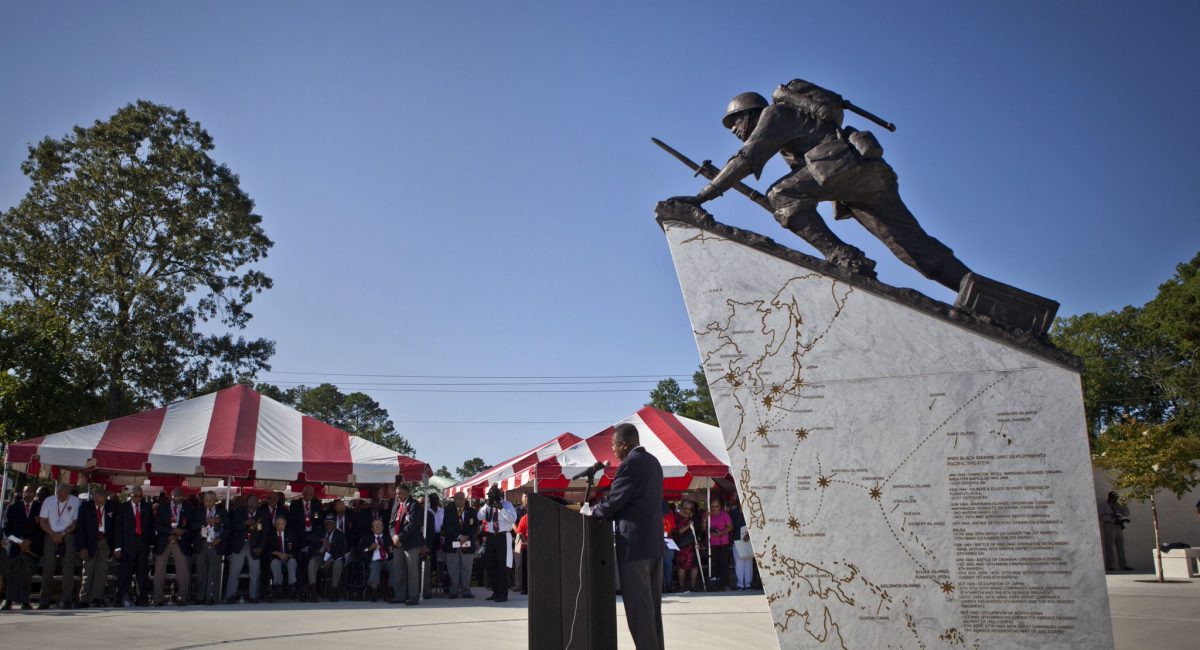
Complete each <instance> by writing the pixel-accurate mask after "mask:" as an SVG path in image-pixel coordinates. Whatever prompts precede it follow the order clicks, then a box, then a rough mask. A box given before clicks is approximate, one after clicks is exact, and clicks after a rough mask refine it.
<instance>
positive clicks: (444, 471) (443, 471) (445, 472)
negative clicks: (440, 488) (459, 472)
mask: <svg viewBox="0 0 1200 650" xmlns="http://www.w3.org/2000/svg"><path fill="white" fill-rule="evenodd" d="M433 475H434V476H440V477H442V478H454V475H453V474H451V473H450V468H448V467H446V466H445V465H442V466H441V467H439V468H437V470H436V471H434V473H433Z"/></svg>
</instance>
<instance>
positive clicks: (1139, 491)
mask: <svg viewBox="0 0 1200 650" xmlns="http://www.w3.org/2000/svg"><path fill="white" fill-rule="evenodd" d="M1100 438H1101V440H1100V444H1099V445H1097V452H1096V453H1095V454H1094V455H1093V461H1094V463H1095V465H1096V466H1097V467H1099V468H1101V469H1105V470H1109V471H1110V472H1111V474H1112V485H1113V487H1114V488H1115V489H1117V490H1118V491H1120V492H1122V493H1124V495H1125V496H1127V497H1129V498H1131V499H1134V500H1136V501H1146V500H1148V499H1150V498H1151V497H1153V496H1154V494H1155V493H1156V492H1159V491H1161V490H1166V491H1168V492H1172V493H1174V494H1175V496H1176V497H1178V498H1180V499H1182V498H1183V497H1184V495H1186V494H1187V493H1188V492H1189V491H1190V490H1191V489H1192V488H1194V487H1196V485H1198V484H1200V465H1198V464H1197V459H1200V434H1197V433H1195V432H1182V433H1181V432H1178V431H1173V430H1172V427H1170V426H1169V425H1165V424H1145V423H1142V422H1138V421H1137V420H1133V419H1126V420H1123V421H1121V422H1119V423H1117V424H1114V425H1112V426H1110V427H1108V428H1107V429H1105V430H1104V433H1102V434H1101V436H1100Z"/></svg>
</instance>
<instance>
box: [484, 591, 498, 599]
mask: <svg viewBox="0 0 1200 650" xmlns="http://www.w3.org/2000/svg"><path fill="white" fill-rule="evenodd" d="M484 600H496V592H494V591H493V592H492V593H491V594H489V595H488V597H487V598H484Z"/></svg>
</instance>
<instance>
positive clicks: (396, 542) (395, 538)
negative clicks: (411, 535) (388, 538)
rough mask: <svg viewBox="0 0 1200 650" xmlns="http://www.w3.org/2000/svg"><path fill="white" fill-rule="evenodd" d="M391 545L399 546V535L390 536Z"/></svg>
mask: <svg viewBox="0 0 1200 650" xmlns="http://www.w3.org/2000/svg"><path fill="white" fill-rule="evenodd" d="M392 545H393V546H399V545H400V536H399V535H392Z"/></svg>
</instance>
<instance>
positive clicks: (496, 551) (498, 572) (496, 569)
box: [479, 485, 517, 603]
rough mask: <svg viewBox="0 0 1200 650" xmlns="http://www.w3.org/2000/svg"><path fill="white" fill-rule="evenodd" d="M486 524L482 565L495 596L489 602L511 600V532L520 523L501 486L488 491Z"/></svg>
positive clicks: (483, 510)
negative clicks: (509, 596)
mask: <svg viewBox="0 0 1200 650" xmlns="http://www.w3.org/2000/svg"><path fill="white" fill-rule="evenodd" d="M479 521H480V522H481V523H482V524H483V530H484V542H483V544H484V546H483V564H484V571H486V572H487V578H488V587H489V588H490V589H491V590H492V595H491V596H488V598H487V599H488V600H491V601H495V602H497V603H503V602H507V601H508V570H509V569H510V568H512V565H513V554H512V551H513V546H512V529H513V525H514V524H516V523H517V511H516V509H515V508H513V506H512V504H511V503H509V502H508V501H507V500H506V499H505V498H504V493H503V492H501V491H500V487H499V486H498V485H493V486H492V487H491V488H489V489H488V493H487V504H486V505H484V506H483V508H481V509H480V510H479Z"/></svg>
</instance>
